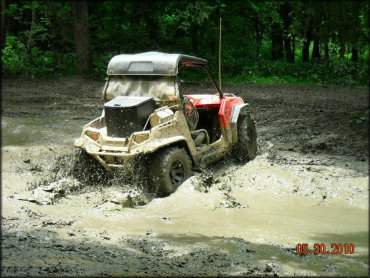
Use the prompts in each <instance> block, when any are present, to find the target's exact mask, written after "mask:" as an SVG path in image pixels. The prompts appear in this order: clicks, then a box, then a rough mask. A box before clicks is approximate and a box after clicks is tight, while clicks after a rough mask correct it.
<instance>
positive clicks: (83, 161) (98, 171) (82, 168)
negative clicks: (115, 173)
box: [72, 149, 109, 184]
mask: <svg viewBox="0 0 370 278" xmlns="http://www.w3.org/2000/svg"><path fill="white" fill-rule="evenodd" d="M72 176H73V177H75V178H76V179H78V180H80V181H82V182H87V183H93V184H95V183H100V182H105V181H107V180H108V178H109V174H108V173H107V171H106V170H105V169H104V167H103V166H102V165H101V164H100V163H99V162H98V161H97V160H96V159H95V158H94V157H92V156H91V155H89V154H88V153H87V152H86V151H85V150H83V149H79V150H78V152H77V154H76V158H75V161H74V165H73V169H72Z"/></svg>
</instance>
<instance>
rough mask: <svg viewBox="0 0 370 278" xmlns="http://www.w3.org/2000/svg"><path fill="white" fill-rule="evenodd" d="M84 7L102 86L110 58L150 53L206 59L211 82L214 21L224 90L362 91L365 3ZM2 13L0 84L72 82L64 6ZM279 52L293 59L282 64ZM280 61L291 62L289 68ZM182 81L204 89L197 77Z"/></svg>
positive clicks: (204, 1) (69, 22)
mask: <svg viewBox="0 0 370 278" xmlns="http://www.w3.org/2000/svg"><path fill="white" fill-rule="evenodd" d="M88 5H89V12H90V15H89V29H90V43H91V48H92V53H93V61H94V67H93V68H92V70H91V72H90V73H89V74H91V75H93V76H100V77H101V76H105V75H106V67H107V64H108V61H109V60H110V58H111V57H112V56H114V55H116V54H119V53H138V52H143V51H151V50H157V51H163V52H177V53H186V54H190V55H196V56H200V57H204V58H206V59H207V60H208V61H209V66H210V68H211V69H212V71H213V73H214V75H215V76H217V75H218V72H217V69H218V43H219V18H220V16H222V76H223V78H224V80H226V81H232V82H263V83H276V82H284V83H286V82H288V83H310V84H335V85H346V86H368V85H369V76H368V64H369V63H370V53H369V47H368V41H369V3H367V2H365V1H363V2H355V1H339V2H331V1H324V2H317V1H294V2H293V1H265V2H263V1H254V0H248V1H243V0H237V1H225V0H216V1H212V0H196V1H195V0H194V1H188V0H179V1H165V0H163V1H149V0H143V1H132V0H127V1H118V0H112V1H89V3H88ZM2 12H3V13H5V14H6V15H7V17H6V24H5V27H6V44H5V46H4V47H3V49H2V63H3V74H16V75H19V74H28V75H51V74H54V75H55V74H57V75H59V74H75V73H76V61H77V59H76V58H77V57H76V54H75V49H74V36H73V18H72V15H71V3H70V1H27V0H17V1H6V7H5V9H4V10H3V11H2ZM273 26H274V27H273ZM276 26H278V29H279V28H280V29H281V32H282V36H281V38H280V39H279V40H280V41H279V42H278V43H280V44H281V45H282V46H283V48H282V51H283V52H284V56H283V58H281V59H280V58H279V59H280V60H278V61H273V60H272V58H273V55H272V46H273V43H272V41H273V38H274V36H273V32H275V30H276ZM279 26H280V27H279ZM310 32H311V33H312V34H311V35H312V38H309V36H308V33H310ZM77 39H81V38H77ZM275 39H276V38H275ZM310 40H311V44H310V45H309V46H308V50H309V53H310V55H309V56H310V57H311V56H312V52H313V41H314V40H315V41H317V42H319V54H320V55H319V56H320V57H321V58H318V59H310V57H309V62H305V63H303V62H301V60H302V50H303V47H302V46H303V44H304V42H308V41H310ZM274 42H275V41H274ZM275 43H276V42H275ZM287 43H288V44H290V45H288V46H287V47H285V46H286V44H287ZM325 48H326V51H325ZM287 49H290V50H291V53H293V54H292V55H290V56H289V54H288V52H289V51H288V50H287ZM353 49H355V50H357V53H358V61H356V59H354V60H355V61H351V59H352V58H356V57H353V53H356V52H353ZM306 50H307V49H306ZM287 51H288V52H287ZM325 54H327V56H328V57H326V58H327V59H324V58H323V57H324V56H325ZM288 56H289V57H294V61H293V62H291V63H288V62H287V60H289V59H287V57H288ZM275 57H276V56H275ZM185 77H186V78H192V79H193V80H203V79H204V75H202V74H200V73H199V74H198V73H190V72H189V73H186V74H185Z"/></svg>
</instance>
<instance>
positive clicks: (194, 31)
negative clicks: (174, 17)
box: [190, 25, 198, 53]
mask: <svg viewBox="0 0 370 278" xmlns="http://www.w3.org/2000/svg"><path fill="white" fill-rule="evenodd" d="M190 35H191V46H192V49H193V52H194V53H197V52H198V26H197V25H194V26H193V28H191V32H190Z"/></svg>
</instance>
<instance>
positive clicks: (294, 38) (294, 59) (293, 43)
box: [292, 35, 296, 63]
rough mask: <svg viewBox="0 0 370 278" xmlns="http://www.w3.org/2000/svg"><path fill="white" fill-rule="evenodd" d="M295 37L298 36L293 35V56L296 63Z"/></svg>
mask: <svg viewBox="0 0 370 278" xmlns="http://www.w3.org/2000/svg"><path fill="white" fill-rule="evenodd" d="M295 37H296V35H293V38H292V45H293V47H292V49H293V50H292V52H293V53H292V56H293V63H294V61H295Z"/></svg>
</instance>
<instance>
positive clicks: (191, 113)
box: [183, 97, 199, 130]
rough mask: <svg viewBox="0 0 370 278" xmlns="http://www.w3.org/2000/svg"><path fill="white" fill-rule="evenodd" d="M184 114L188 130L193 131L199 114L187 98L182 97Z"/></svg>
mask: <svg viewBox="0 0 370 278" xmlns="http://www.w3.org/2000/svg"><path fill="white" fill-rule="evenodd" d="M183 106H184V114H185V117H186V121H187V123H188V126H189V128H190V130H195V128H196V127H197V124H198V121H199V113H198V111H197V109H195V107H194V104H193V103H192V102H191V101H190V100H189V99H188V98H187V97H184V103H183Z"/></svg>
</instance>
